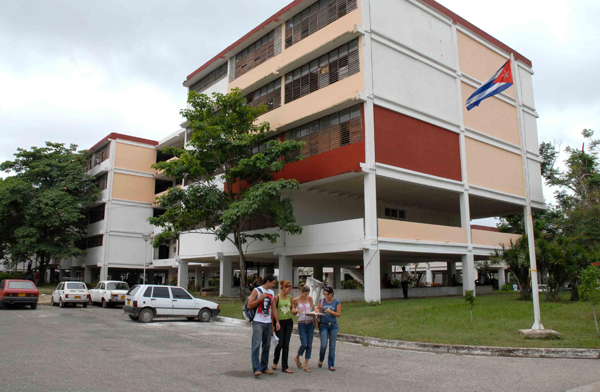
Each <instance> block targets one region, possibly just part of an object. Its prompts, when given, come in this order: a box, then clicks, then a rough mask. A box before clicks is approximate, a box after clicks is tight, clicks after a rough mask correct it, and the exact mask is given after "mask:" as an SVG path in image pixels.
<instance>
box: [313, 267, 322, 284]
mask: <svg viewBox="0 0 600 392" xmlns="http://www.w3.org/2000/svg"><path fill="white" fill-rule="evenodd" d="M313 278H315V279H316V280H318V281H320V282H322V281H323V265H321V264H318V265H315V266H314V267H313Z"/></svg>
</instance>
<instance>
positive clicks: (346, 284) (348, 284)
mask: <svg viewBox="0 0 600 392" xmlns="http://www.w3.org/2000/svg"><path fill="white" fill-rule="evenodd" d="M342 288H343V289H345V290H354V289H362V288H363V285H362V284H361V283H360V282H359V281H357V280H354V279H346V280H344V281H342Z"/></svg>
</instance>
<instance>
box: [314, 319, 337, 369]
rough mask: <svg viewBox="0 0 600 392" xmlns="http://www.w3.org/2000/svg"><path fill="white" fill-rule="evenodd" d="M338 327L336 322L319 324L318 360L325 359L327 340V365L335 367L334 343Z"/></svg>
mask: <svg viewBox="0 0 600 392" xmlns="http://www.w3.org/2000/svg"><path fill="white" fill-rule="evenodd" d="M339 330H340V327H339V326H338V324H337V323H332V324H320V325H319V333H320V334H321V351H320V352H319V362H323V360H324V359H325V351H327V341H329V358H328V362H327V366H328V367H330V368H332V367H335V343H336V342H337V335H338V331H339Z"/></svg>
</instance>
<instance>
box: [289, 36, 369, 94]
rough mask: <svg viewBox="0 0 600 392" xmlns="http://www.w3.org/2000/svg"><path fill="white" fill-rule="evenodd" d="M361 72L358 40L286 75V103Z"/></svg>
mask: <svg viewBox="0 0 600 392" xmlns="http://www.w3.org/2000/svg"><path fill="white" fill-rule="evenodd" d="M359 71H360V65H359V60H358V38H357V39H355V40H353V41H351V42H350V43H348V44H345V45H342V46H340V47H339V48H337V49H334V50H332V51H331V52H329V53H328V54H325V55H323V56H321V57H320V58H319V59H318V60H313V61H311V62H310V63H308V64H305V65H303V66H302V67H299V68H296V69H295V70H293V71H291V72H289V73H288V74H286V75H285V103H289V102H292V101H295V100H296V99H299V98H302V97H303V96H305V95H308V94H310V93H312V92H314V91H317V90H319V89H322V88H324V87H327V86H329V85H330V84H333V83H335V82H337V81H340V80H342V79H345V78H347V77H348V76H351V75H354V74H356V73H358V72H359Z"/></svg>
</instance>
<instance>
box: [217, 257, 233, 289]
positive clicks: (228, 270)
mask: <svg viewBox="0 0 600 392" xmlns="http://www.w3.org/2000/svg"><path fill="white" fill-rule="evenodd" d="M219 265H220V278H219V295H222V296H225V297H231V286H232V279H231V278H232V274H233V263H232V262H231V261H230V260H227V259H225V258H221V259H219Z"/></svg>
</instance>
